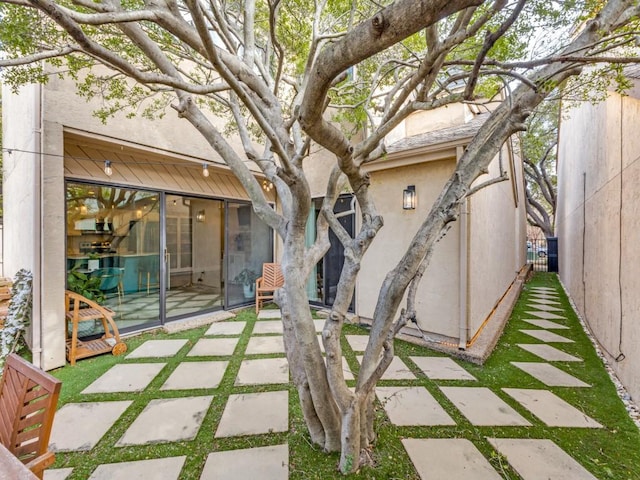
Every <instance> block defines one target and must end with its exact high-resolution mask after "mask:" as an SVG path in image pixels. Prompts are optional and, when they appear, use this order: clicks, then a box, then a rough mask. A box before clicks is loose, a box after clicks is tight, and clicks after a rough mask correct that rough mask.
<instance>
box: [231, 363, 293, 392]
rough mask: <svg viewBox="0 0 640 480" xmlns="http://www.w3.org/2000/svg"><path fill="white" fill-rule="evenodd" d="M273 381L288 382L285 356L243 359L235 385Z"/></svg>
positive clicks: (272, 382)
mask: <svg viewBox="0 0 640 480" xmlns="http://www.w3.org/2000/svg"><path fill="white" fill-rule="evenodd" d="M274 383H289V364H288V363H287V359H286V358H260V359H255V360H243V361H242V363H241V364H240V370H239V371H238V376H237V377H236V382H235V385H264V384H274Z"/></svg>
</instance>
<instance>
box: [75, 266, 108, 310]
mask: <svg viewBox="0 0 640 480" xmlns="http://www.w3.org/2000/svg"><path fill="white" fill-rule="evenodd" d="M101 283H102V279H101V278H100V277H92V276H91V275H89V274H87V273H85V272H80V271H79V270H78V267H75V268H72V269H71V270H69V273H68V274H67V288H68V289H69V290H71V291H72V292H76V293H79V294H80V295H82V296H83V297H86V298H88V299H89V300H93V301H95V302H98V303H102V302H103V301H104V299H105V295H104V292H103V291H102V290H101V289H100V284H101Z"/></svg>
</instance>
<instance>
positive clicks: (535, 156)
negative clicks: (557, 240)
mask: <svg viewBox="0 0 640 480" xmlns="http://www.w3.org/2000/svg"><path fill="white" fill-rule="evenodd" d="M559 119H560V101H559V100H558V99H552V100H550V101H545V102H543V103H542V104H541V105H540V106H539V107H538V108H537V109H536V110H535V111H534V113H533V114H532V115H531V116H530V117H529V118H528V119H527V130H526V132H525V133H524V134H523V135H522V162H523V165H524V178H525V183H526V190H525V194H526V199H527V220H528V221H529V223H530V224H531V225H533V226H536V227H538V228H540V230H542V232H543V233H544V236H545V237H553V232H554V225H555V216H556V198H557V178H556V161H557V151H558V148H557V147H558V122H559Z"/></svg>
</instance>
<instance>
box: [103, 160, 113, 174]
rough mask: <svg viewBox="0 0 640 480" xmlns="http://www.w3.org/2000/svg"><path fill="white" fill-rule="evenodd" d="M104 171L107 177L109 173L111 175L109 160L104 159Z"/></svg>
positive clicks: (111, 169)
mask: <svg viewBox="0 0 640 480" xmlns="http://www.w3.org/2000/svg"><path fill="white" fill-rule="evenodd" d="M104 173H105V174H106V175H107V177H110V176H111V175H113V168H111V160H105V161H104Z"/></svg>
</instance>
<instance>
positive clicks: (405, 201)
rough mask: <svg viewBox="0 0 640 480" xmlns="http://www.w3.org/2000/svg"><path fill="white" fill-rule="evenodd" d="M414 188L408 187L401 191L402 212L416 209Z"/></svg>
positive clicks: (413, 186)
mask: <svg viewBox="0 0 640 480" xmlns="http://www.w3.org/2000/svg"><path fill="white" fill-rule="evenodd" d="M416 201H417V195H416V186H415V185H409V186H407V188H405V189H404V190H403V191H402V208H403V209H404V210H415V209H416Z"/></svg>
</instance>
